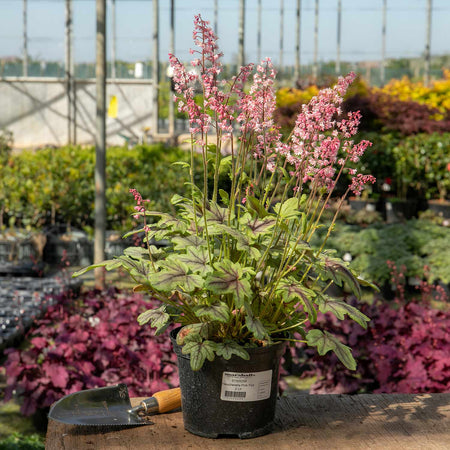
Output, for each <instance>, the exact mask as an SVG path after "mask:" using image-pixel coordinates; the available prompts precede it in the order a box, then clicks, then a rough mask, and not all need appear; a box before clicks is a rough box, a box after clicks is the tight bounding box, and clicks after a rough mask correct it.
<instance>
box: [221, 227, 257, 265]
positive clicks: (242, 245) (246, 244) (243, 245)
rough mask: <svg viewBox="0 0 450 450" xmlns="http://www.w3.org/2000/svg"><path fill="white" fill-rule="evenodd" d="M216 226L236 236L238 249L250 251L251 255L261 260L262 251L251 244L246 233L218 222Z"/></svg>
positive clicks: (233, 236) (229, 234)
mask: <svg viewBox="0 0 450 450" xmlns="http://www.w3.org/2000/svg"><path fill="white" fill-rule="evenodd" d="M214 228H215V229H216V230H219V231H221V232H224V233H226V234H227V235H228V236H231V237H232V238H234V239H235V241H236V248H237V250H239V251H241V252H246V253H248V254H249V255H250V257H251V258H252V259H255V260H259V259H260V258H261V252H260V251H259V250H258V249H257V248H256V247H254V246H253V245H251V244H250V241H249V240H248V238H247V236H245V234H243V233H241V232H240V231H239V230H237V229H236V228H232V227H229V226H228V225H224V224H216V225H214Z"/></svg>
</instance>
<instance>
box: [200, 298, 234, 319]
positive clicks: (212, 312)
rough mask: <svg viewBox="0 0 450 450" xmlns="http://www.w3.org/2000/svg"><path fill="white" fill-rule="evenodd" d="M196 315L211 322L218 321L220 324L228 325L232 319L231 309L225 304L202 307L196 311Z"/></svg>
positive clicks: (215, 303)
mask: <svg viewBox="0 0 450 450" xmlns="http://www.w3.org/2000/svg"><path fill="white" fill-rule="evenodd" d="M194 312H195V315H196V316H197V317H200V318H206V319H209V320H217V321H218V322H222V323H227V322H228V320H229V319H230V309H229V308H228V305H227V304H226V303H223V302H219V301H217V302H214V303H212V304H211V305H201V306H197V307H196V308H195V309H194Z"/></svg>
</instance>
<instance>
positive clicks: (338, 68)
mask: <svg viewBox="0 0 450 450" xmlns="http://www.w3.org/2000/svg"><path fill="white" fill-rule="evenodd" d="M341 22H342V0H338V6H337V39H336V75H339V74H340V73H341Z"/></svg>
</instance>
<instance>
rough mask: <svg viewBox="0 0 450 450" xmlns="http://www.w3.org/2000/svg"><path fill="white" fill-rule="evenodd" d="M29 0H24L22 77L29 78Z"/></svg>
mask: <svg viewBox="0 0 450 450" xmlns="http://www.w3.org/2000/svg"><path fill="white" fill-rule="evenodd" d="M27 9H28V8H27V0H23V65H22V76H24V77H27V76H28V34H27V28H28V23H27Z"/></svg>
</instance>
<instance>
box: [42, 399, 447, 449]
mask: <svg viewBox="0 0 450 450" xmlns="http://www.w3.org/2000/svg"><path fill="white" fill-rule="evenodd" d="M139 401H140V399H138V398H134V399H132V404H133V405H135V404H137V403H138V402H139ZM152 420H153V422H154V424H153V425H146V426H138V427H113V426H111V427H106V426H104V427H80V426H70V425H64V424H61V423H58V422H54V421H52V420H50V421H49V426H48V430H47V439H46V449H47V450H85V449H92V450H103V449H105V450H106V449H108V450H119V449H130V450H141V449H188V448H189V449H202V450H209V449H258V450H259V449H271V450H273V449H276V450H281V449H289V450H293V449H297V448H304V449H308V450H310V449H327V450H331V449H350V450H353V449H383V450H387V449H396V450H404V449H407V450H410V449H424V450H432V449H447V450H448V449H450V393H448V394H424V395H412V394H396V395H387V394H377V395H375V394H367V395H355V396H350V395H305V394H291V395H288V396H286V397H282V398H281V399H279V401H278V405H277V413H276V418H275V427H274V431H273V433H271V434H269V435H266V436H262V437H259V438H255V439H249V440H239V439H228V438H226V439H225V438H224V439H205V438H201V437H198V436H194V435H192V434H190V433H189V432H187V431H186V430H185V429H184V427H183V418H182V413H181V412H173V413H170V414H162V415H156V416H154V417H153V418H152Z"/></svg>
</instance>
